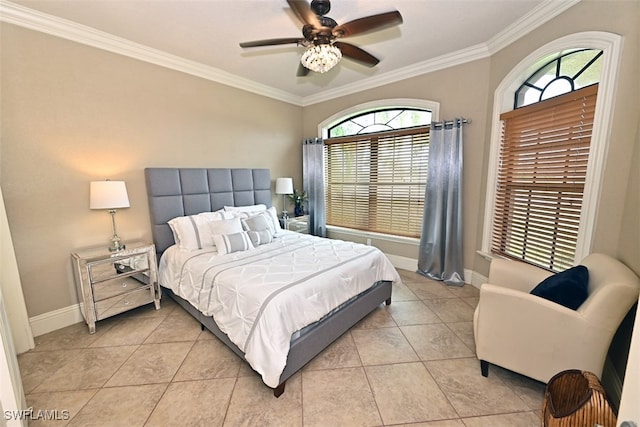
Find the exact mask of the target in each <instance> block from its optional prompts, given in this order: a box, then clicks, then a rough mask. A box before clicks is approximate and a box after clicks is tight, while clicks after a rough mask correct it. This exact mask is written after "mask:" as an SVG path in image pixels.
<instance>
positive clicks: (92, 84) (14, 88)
mask: <svg viewBox="0 0 640 427" xmlns="http://www.w3.org/2000/svg"><path fill="white" fill-rule="evenodd" d="M639 9H640V2H637V1H628V2H622V1H607V2H593V1H589V0H583V1H582V2H581V3H579V4H578V5H576V6H574V7H572V8H571V9H569V10H568V11H566V12H565V13H563V14H562V15H560V16H559V17H557V18H555V19H553V20H552V21H550V22H549V23H547V24H545V25H543V26H542V27H541V28H539V29H537V30H535V31H533V32H531V33H530V34H527V35H526V36H524V37H523V38H522V39H520V40H519V41H517V42H515V43H514V44H512V45H510V46H509V47H507V48H505V49H503V50H502V51H500V52H498V53H496V54H494V55H493V56H492V57H491V58H486V59H483V60H478V61H474V62H470V63H467V64H463V65H459V66H456V67H451V68H449V69H447V70H442V71H436V72H433V73H429V74H426V75H423V76H419V77H414V78H410V79H406V80H404V81H401V82H397V83H393V84H388V85H385V86H383V87H380V88H376V89H372V90H367V91H363V92H360V93H357V94H353V95H349V96H345V97H342V98H339V99H335V100H331V101H327V102H323V103H319V104H316V105H312V106H307V107H304V108H302V107H296V106H293V105H290V104H287V103H283V102H279V101H275V100H272V99H269V98H265V97H261V96H258V95H254V94H251V93H248V92H243V91H240V90H237V89H233V88H229V87H225V86H222V85H219V84H216V83H212V82H210V81H206V80H203V79H199V78H196V77H192V76H189V75H185V74H181V73H178V72H175V71H171V70H167V69H164V68H161V67H158V66H154V65H150V64H147V63H143V62H139V61H136V60H133V59H129V58H125V57H122V56H118V55H114V54H111V53H108V52H103V51H100V50H97V49H93V48H90V47H87V46H83V45H79V44H76V43H73V42H69V41H66V40H62V39H58V38H55V37H51V36H47V35H43V34H40V33H37V32H33V31H30V30H26V29H21V28H17V27H14V26H11V25H6V24H5V25H3V26H2V73H1V93H2V105H1V108H2V111H1V113H2V123H1V126H2V127H1V131H2V141H1V143H0V144H1V145H0V160H1V163H0V178H1V184H2V190H3V193H4V197H5V204H6V207H7V214H8V218H9V224H10V227H11V232H12V236H13V240H14V244H15V247H16V256H17V259H18V266H19V269H20V275H21V278H22V282H23V289H24V294H25V299H26V302H27V309H28V312H29V315H30V316H36V315H39V314H42V313H46V312H49V311H52V310H56V309H60V308H64V307H67V306H69V305H72V304H75V303H76V302H77V298H76V294H75V288H74V285H73V279H72V275H71V267H70V261H69V253H70V252H71V251H72V250H73V249H74V248H76V247H81V246H87V245H94V244H103V243H104V244H105V245H106V244H107V241H108V239H109V237H110V223H109V219H108V215H107V214H106V213H104V212H99V211H90V210H89V209H88V182H89V181H91V180H95V179H105V178H113V179H124V180H125V181H126V182H127V187H128V190H129V196H130V199H131V205H132V206H131V208H130V209H126V210H121V211H120V212H119V213H118V216H117V220H118V231H119V234H120V235H121V237H123V238H124V239H133V238H139V237H143V238H147V239H148V238H150V230H149V221H148V209H147V201H146V193H145V186H144V179H143V168H144V167H146V166H193V167H205V166H213V167H215V166H220V167H234V166H235V167H268V168H270V169H271V170H272V177H273V178H275V177H277V176H284V175H286V176H293V177H294V179H296V186H298V185H299V181H298V180H299V178H300V176H301V148H300V144H299V141H300V139H301V138H302V137H303V136H315V135H316V133H317V125H318V123H320V122H322V121H323V120H325V119H326V118H328V117H330V116H332V115H334V114H335V113H337V112H338V111H341V110H344V109H347V108H349V107H351V106H354V105H358V104H361V103H364V102H369V101H374V100H380V99H387V98H422V99H428V100H432V101H438V102H440V107H441V109H440V117H441V118H443V119H451V118H453V117H456V116H465V117H470V118H472V119H473V123H472V124H471V125H468V126H467V127H466V128H465V141H466V142H465V152H464V156H465V177H464V191H465V196H464V229H465V232H464V239H463V242H464V260H465V261H464V264H465V268H468V269H472V270H475V271H477V272H479V273H480V274H486V272H487V267H488V264H487V262H486V261H485V260H484V258H482V257H480V256H478V255H476V250H478V249H479V248H480V245H481V231H480V228H481V226H482V222H483V214H484V212H483V208H484V194H485V185H486V184H485V179H486V172H487V171H486V169H487V155H488V150H489V145H488V141H489V137H490V128H489V124H490V114H491V110H492V108H493V106H492V102H493V92H494V90H495V88H496V87H497V85H498V84H499V83H500V82H501V80H502V79H503V78H504V76H505V75H506V74H507V73H508V72H509V71H510V70H511V69H512V68H513V67H514V66H515V65H516V64H518V63H519V62H520V61H521V60H522V59H523V58H525V57H526V56H527V55H528V54H529V53H531V52H532V51H534V50H536V49H537V48H539V47H541V46H542V45H544V44H546V43H548V42H550V41H552V40H554V39H557V38H558V37H561V36H564V35H568V34H571V33H575V32H580V31H588V30H599V31H610V32H614V33H618V34H621V35H623V36H624V38H625V41H624V52H623V59H622V63H621V73H620V79H619V82H618V89H617V93H616V103H615V112H614V117H613V126H614V130H613V132H612V135H611V149H610V152H609V156H608V158H607V162H606V169H605V174H606V176H605V179H604V183H603V199H602V203H601V205H602V206H603V207H604V211H605V213H604V214H602V215H600V216H599V217H598V220H597V227H596V236H595V242H594V248H595V249H596V250H601V251H603V252H607V253H610V254H613V255H616V256H619V257H620V258H622V259H623V260H624V261H625V262H627V263H628V264H629V265H631V267H632V268H633V269H634V270H635V271H636V272H640V237H639V235H638V233H639V232H638V230H639V228H640V225H639V223H638V217H640V215H639V214H640V212H639V211H640V194H639V192H640V190H639V188H638V177H639V176H640V168H639V167H638V161H639V159H638V157H639V156H640V153H639V151H640V149H638V148H637V147H638V145H640V135H639V134H640V131H639V128H638V120H639V117H640V111H639V109H640V106H639V104H638V102H637V99H638V98H639V96H638V95H639V93H638V92H639V88H638V85H639V84H640V83H639V79H638V77H637V76H638V74H637V73H638V69H639V67H638V51H640V41H639V39H640V35H639V32H640V30H639V29H638V28H637V22H638V21H639V18H640V12H639ZM634 147H636V148H635V149H634ZM634 150H635V151H634ZM629 181H631V184H630V185H628V182H629ZM274 203H275V204H276V206H278V207H279V206H280V204H281V200H280V199H278V198H275V196H274ZM374 244H376V242H375V241H374ZM378 246H379V247H381V248H382V249H384V250H387V251H389V253H392V254H397V255H400V256H404V257H411V258H417V248H416V246H415V245H405V244H398V243H394V244H385V243H380V244H378Z"/></svg>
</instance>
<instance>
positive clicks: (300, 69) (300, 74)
mask: <svg viewBox="0 0 640 427" xmlns="http://www.w3.org/2000/svg"><path fill="white" fill-rule="evenodd" d="M309 71H310V70H309V69H308V68H307V67H305V66H304V65H302V64H298V72H297V73H296V76H298V77H304V76H306V75H307V74H309Z"/></svg>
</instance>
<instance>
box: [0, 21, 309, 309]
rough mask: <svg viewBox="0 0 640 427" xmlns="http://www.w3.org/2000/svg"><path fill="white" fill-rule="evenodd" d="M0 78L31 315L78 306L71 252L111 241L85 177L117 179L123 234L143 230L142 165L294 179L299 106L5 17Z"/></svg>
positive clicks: (13, 214) (11, 198) (4, 178)
mask: <svg viewBox="0 0 640 427" xmlns="http://www.w3.org/2000/svg"><path fill="white" fill-rule="evenodd" d="M1 75H2V129H1V130H2V142H1V147H0V148H1V153H2V154H1V161H2V163H1V166H0V172H1V174H0V176H1V183H2V190H3V193H4V198H5V204H6V207H7V215H8V219H9V225H10V227H11V232H12V236H13V242H14V245H15V251H16V256H17V260H18V266H19V270H20V276H21V278H22V283H23V290H24V295H25V300H26V303H27V310H28V313H29V316H31V317H33V316H36V315H39V314H42V313H46V312H49V311H53V310H56V309H61V308H64V307H67V306H70V305H73V304H75V303H76V302H77V298H76V291H75V287H74V283H73V276H72V274H71V262H70V256H69V254H70V253H71V251H73V249H74V248H78V247H83V246H89V245H96V244H98V245H100V244H104V245H105V247H106V246H107V245H108V243H109V242H108V241H109V239H110V235H111V223H110V219H109V215H108V214H107V213H106V212H104V211H90V210H89V209H88V203H89V181H92V180H101V179H106V178H112V179H123V180H125V181H126V183H127V189H128V192H129V198H130V201H131V208H129V209H124V210H121V211H119V212H118V214H117V217H116V219H117V225H118V234H119V235H120V236H121V237H122V238H123V239H124V240H127V239H133V238H140V237H142V238H145V239H150V238H151V232H150V226H149V217H148V207H147V199H146V189H145V184H144V176H143V169H144V168H145V167H147V166H182V167H267V168H270V169H271V173H272V178H273V179H275V178H276V177H278V176H283V175H285V176H296V177H298V176H301V161H300V159H301V152H302V150H301V147H300V143H299V141H300V138H301V136H302V128H301V122H302V108H301V107H297V106H293V105H290V104H287V103H283V102H279V101H275V100H272V99H269V98H266V97H262V96H258V95H254V94H251V93H249V92H245V91H241V90H237V89H233V88H230V87H226V86H222V85H219V84H216V83H213V82H210V81H206V80H203V79H200V78H196V77H192V76H189V75H186V74H182V73H178V72H175V71H171V70H168V69H164V68H161V67H158V66H155V65H150V64H147V63H144V62H140V61H136V60H133V59H130V58H126V57H123V56H119V55H115V54H111V53H108V52H104V51H101V50H98V49H94V48H90V47H87V46H84V45H80V44H77V43H73V42H70V41H66V40H62V39H59V38H55V37H51V36H47V35H44V34H41V33H38V32H34V31H30V30H26V29H22V28H18V27H14V26H11V25H3V26H2V74H1ZM274 203H275V204H276V206H278V207H279V206H280V204H281V203H282V201H281V199H276V198H275V197H274Z"/></svg>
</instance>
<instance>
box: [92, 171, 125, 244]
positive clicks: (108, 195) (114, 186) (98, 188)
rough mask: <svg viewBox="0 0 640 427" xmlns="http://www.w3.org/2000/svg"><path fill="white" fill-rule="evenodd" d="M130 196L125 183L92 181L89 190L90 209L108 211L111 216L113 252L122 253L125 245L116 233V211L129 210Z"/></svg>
mask: <svg viewBox="0 0 640 427" xmlns="http://www.w3.org/2000/svg"><path fill="white" fill-rule="evenodd" d="M129 206H130V205H129V196H128V195H127V187H126V186H125V184H124V181H110V180H106V181H91V186H90V188H89V209H108V210H109V213H110V214H111V226H112V227H113V237H112V238H111V246H109V250H110V251H111V252H117V251H121V250H123V249H124V248H125V245H124V244H122V242H120V237H118V233H116V209H121V208H128V207H129Z"/></svg>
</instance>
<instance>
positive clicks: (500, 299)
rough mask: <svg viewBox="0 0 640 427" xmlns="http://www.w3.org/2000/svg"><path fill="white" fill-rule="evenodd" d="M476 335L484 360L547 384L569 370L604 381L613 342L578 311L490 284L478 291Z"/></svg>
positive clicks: (479, 356) (477, 346)
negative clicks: (559, 373) (607, 359)
mask: <svg viewBox="0 0 640 427" xmlns="http://www.w3.org/2000/svg"><path fill="white" fill-rule="evenodd" d="M559 325H562V327H561V328H560V327H559ZM474 333H475V338H476V353H477V356H478V358H479V359H480V360H487V361H489V362H491V363H495V364H497V365H499V366H503V367H505V368H507V369H511V370H514V371H516V372H520V373H522V374H524V375H527V376H529V377H531V378H534V379H537V380H539V381H543V382H547V381H548V380H549V378H551V377H552V376H553V375H555V374H556V373H558V372H560V371H562V370H564V369H569V368H576V369H586V370H591V371H592V372H596V373H597V374H598V375H600V372H601V370H602V366H603V364H604V357H605V356H606V349H607V348H608V343H607V345H602V341H606V340H609V338H610V337H609V334H608V333H607V331H604V330H602V328H600V327H599V326H598V325H597V324H594V323H592V322H589V321H588V320H587V319H586V318H585V317H584V316H583V315H582V314H581V313H580V312H578V311H574V310H571V309H569V308H566V307H563V306H562V305H560V304H556V303H553V302H551V301H548V300H545V299H543V298H540V297H537V296H535V295H531V294H529V293H526V292H521V291H516V290H513V289H509V288H505V287H502V286H494V285H492V284H484V285H482V288H481V289H480V302H479V303H478V308H477V311H476V314H475V319H474ZM585 348H591V349H593V350H592V351H590V352H585V351H584V349H585Z"/></svg>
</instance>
